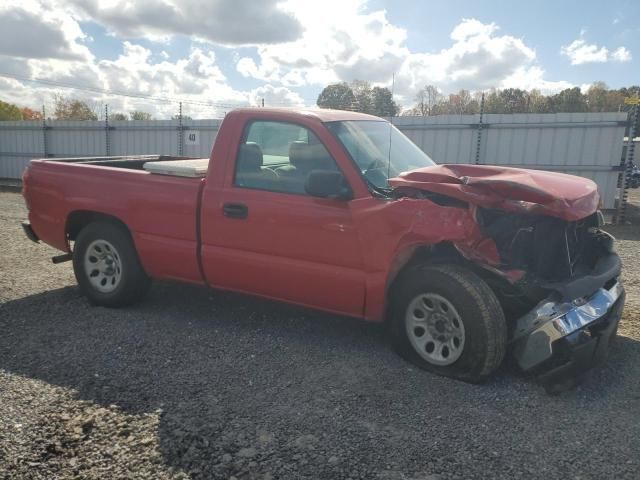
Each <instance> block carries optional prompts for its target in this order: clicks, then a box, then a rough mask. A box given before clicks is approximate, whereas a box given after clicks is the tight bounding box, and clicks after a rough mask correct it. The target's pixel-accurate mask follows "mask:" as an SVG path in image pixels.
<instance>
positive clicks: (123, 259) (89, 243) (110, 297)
mask: <svg viewBox="0 0 640 480" xmlns="http://www.w3.org/2000/svg"><path fill="white" fill-rule="evenodd" d="M73 271H74V273H75V276H76V280H77V281H78V285H79V286H80V289H81V290H82V292H83V293H84V294H85V295H86V296H87V297H88V298H89V300H90V301H91V302H92V303H94V304H96V305H101V306H105V307H120V306H125V305H130V304H132V303H134V302H136V301H137V300H139V299H140V298H141V297H143V296H144V294H145V293H146V292H147V290H148V289H149V286H150V284H151V280H150V278H149V277H148V276H147V274H146V273H145V271H144V270H143V268H142V265H141V264H140V260H139V259H138V254H137V252H136V250H135V247H134V245H133V242H132V240H131V236H130V235H129V232H127V231H126V230H125V229H124V228H123V227H121V226H119V225H116V224H113V223H109V222H95V223H91V224H89V225H87V226H86V227H85V228H83V229H82V231H81V232H80V233H79V235H78V237H77V238H76V242H75V245H74V249H73Z"/></svg>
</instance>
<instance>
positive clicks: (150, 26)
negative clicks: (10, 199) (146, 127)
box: [0, 0, 631, 116]
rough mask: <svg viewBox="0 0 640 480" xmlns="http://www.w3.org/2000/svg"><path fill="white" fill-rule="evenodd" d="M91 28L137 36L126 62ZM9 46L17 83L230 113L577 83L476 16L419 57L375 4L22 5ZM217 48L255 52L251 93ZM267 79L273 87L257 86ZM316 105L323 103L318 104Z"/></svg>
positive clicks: (247, 61) (82, 0)
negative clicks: (360, 92)
mask: <svg viewBox="0 0 640 480" xmlns="http://www.w3.org/2000/svg"><path fill="white" fill-rule="evenodd" d="M52 2H57V3H52ZM8 12H10V13H8ZM15 12H17V13H15ZM194 12H195V13H194ZM336 12H340V14H339V15H337V14H336ZM3 15H5V17H3ZM8 16H11V18H9V17H8ZM14 17H15V18H14ZM16 18H17V19H18V20H19V22H22V23H21V25H23V26H24V28H27V29H31V30H29V31H34V32H37V33H38V35H24V34H23V33H22V34H20V35H17V34H15V35H16V36H19V37H20V42H16V41H15V40H13V38H12V37H11V36H9V38H5V37H7V35H8V34H7V33H5V32H10V31H11V30H10V29H11V28H12V26H11V24H10V22H11V21H15V20H16ZM89 20H91V21H95V22H98V23H101V24H103V25H105V26H106V28H107V29H108V30H109V32H111V34H112V35H114V36H115V38H118V39H122V40H125V39H127V38H129V40H127V41H123V42H122V48H123V52H122V54H121V55H119V56H118V57H117V58H116V59H115V60H108V59H98V58H95V57H94V56H93V55H92V53H91V52H90V51H89V50H88V49H87V47H86V44H87V40H88V37H87V36H86V35H85V34H84V33H83V32H82V30H81V27H80V25H81V22H82V21H89ZM302 26H304V28H302ZM180 34H184V35H192V36H193V41H192V43H191V45H192V48H191V50H190V51H189V52H188V53H187V54H184V55H182V56H179V55H177V54H175V53H174V51H172V53H171V56H169V54H168V53H166V51H164V50H162V48H166V47H163V46H162V45H158V47H160V48H159V49H158V50H159V51H160V53H159V54H158V55H153V54H152V52H151V50H150V49H148V48H145V47H143V46H141V45H139V44H138V43H136V41H135V40H132V38H133V37H138V36H144V37H145V38H146V39H147V40H151V41H161V40H162V41H166V40H168V39H169V38H170V37H171V36H174V35H180ZM3 35H4V36H3ZM11 35H14V34H11ZM43 38H44V39H45V40H46V42H44V43H46V45H43V41H42V39H43ZM2 39H4V41H0V63H1V64H2V69H3V70H4V71H6V72H8V73H12V74H14V75H18V76H22V77H31V78H46V79H49V80H53V81H56V82H63V83H68V84H74V85H78V86H84V87H89V88H93V89H98V90H110V91H114V92H126V93H129V94H133V95H148V96H153V97H170V98H175V99H177V98H180V99H187V100H192V101H195V102H214V103H217V104H221V105H224V107H221V109H222V108H224V109H225V110H228V106H229V105H239V104H244V105H246V104H256V103H257V102H259V101H260V99H261V98H265V102H266V104H267V105H301V104H303V103H304V101H303V99H302V98H301V96H300V94H299V91H300V90H299V89H300V88H305V89H306V91H307V92H309V90H310V89H309V86H311V87H312V88H317V90H318V91H319V90H320V88H321V87H322V86H324V85H327V84H329V83H332V82H337V81H352V80H355V79H364V80H368V81H370V82H372V83H373V84H374V85H384V86H389V87H390V86H391V78H392V76H393V75H394V73H395V94H396V100H398V101H400V103H402V104H403V105H405V106H408V105H410V104H411V103H412V102H413V98H414V95H415V93H416V92H417V90H419V89H420V88H422V87H424V86H425V85H426V84H433V85H436V86H437V87H438V88H439V89H441V90H442V91H443V92H444V93H450V92H453V91H457V90H459V89H461V88H465V89H469V90H483V89H488V88H493V87H498V88H500V87H502V88H507V87H518V88H526V89H531V88H537V89H539V90H542V91H544V92H548V93H552V92H555V91H558V90H560V89H563V88H567V87H569V86H571V84H570V83H569V82H565V81H561V80H560V81H551V80H549V79H548V78H547V74H546V72H545V71H544V70H543V68H542V67H541V66H540V65H539V64H538V63H537V61H536V52H535V51H534V50H533V49H532V48H531V47H530V46H528V45H527V44H526V43H525V42H524V40H523V39H521V38H518V37H516V36H513V35H509V34H507V33H504V32H502V31H501V30H500V29H499V27H498V26H497V25H496V24H494V23H483V22H480V21H479V20H477V19H463V20H461V21H460V22H459V24H458V25H456V26H455V27H454V28H453V29H452V31H451V34H450V43H449V45H448V46H447V47H445V48H443V49H441V50H439V51H429V50H428V49H424V50H415V49H414V50H410V49H409V47H408V45H407V31H406V30H405V29H403V28H400V27H398V26H396V25H394V24H392V23H391V22H390V21H389V19H388V16H387V13H386V11H384V10H375V11H373V10H371V9H369V8H368V2H367V0H323V1H322V2H308V1H307V0H283V1H278V0H267V1H264V2H255V1H250V0H234V1H230V0H208V1H205V0H185V1H183V2H179V1H178V0H157V1H155V2H154V1H151V0H141V1H138V2H130V1H128V0H127V1H125V0H51V1H45V0H24V1H23V2H21V3H20V7H15V6H12V7H9V6H4V7H0V40H2ZM96 42H97V41H96ZM94 43H95V42H94ZM211 43H217V44H221V43H222V44H225V45H230V44H255V45H253V46H249V47H247V48H241V49H237V50H232V51H231V57H232V59H233V63H232V65H233V67H231V68H235V69H236V70H237V72H239V73H240V74H241V75H242V76H244V77H246V78H247V79H249V81H250V82H251V83H250V84H249V85H250V86H248V87H246V88H245V89H244V90H243V91H241V90H238V89H236V88H233V87H232V86H230V85H229V80H228V77H227V76H226V75H225V74H224V73H223V70H222V69H221V67H220V65H219V63H218V59H217V58H216V56H215V54H214V52H213V51H211V50H210V44H211ZM574 43H575V42H574ZM580 46H581V45H578V47H580ZM92 48H93V46H92ZM567 48H568V47H567ZM599 48H600V47H596V50H598V49H599ZM166 49H167V50H168V48H166ZM247 52H249V53H247ZM607 55H609V57H610V58H611V60H615V61H620V62H623V61H629V59H630V58H631V53H630V52H629V51H628V50H627V49H625V48H624V47H620V48H618V49H616V50H615V51H613V52H610V53H609V52H608V51H607ZM227 73H229V72H227ZM260 82H261V83H263V85H262V86H257V87H256V85H257V84H258V83H260ZM55 91H56V89H55V88H53V87H49V86H42V85H40V86H34V85H32V84H26V83H21V82H16V81H15V80H7V79H4V80H2V81H1V82H0V95H2V96H4V97H5V98H7V99H9V100H12V99H13V100H15V101H16V102H18V103H20V104H21V105H25V106H31V107H32V108H33V107H38V106H39V104H40V103H41V102H42V101H43V100H46V99H47V98H50V97H51V95H52V93H53V92H55ZM28 92H31V95H30V94H29V93H28ZM63 92H67V91H63ZM67 93H70V94H73V95H74V96H83V95H84V96H85V97H86V98H87V99H90V100H91V101H95V102H108V103H109V104H110V105H112V106H113V108H112V110H125V111H126V110H130V109H133V108H136V109H142V110H147V111H150V110H153V112H152V113H154V114H156V115H158V116H165V115H166V114H168V112H172V113H175V110H176V105H175V103H174V104H162V103H160V102H156V101H153V100H145V99H133V98H127V97H122V96H116V95H107V94H101V93H84V94H82V93H79V92H78V91H72V92H67ZM307 102H308V103H310V104H313V103H314V102H315V95H314V96H313V98H307ZM188 108H190V109H191V113H192V114H193V115H192V116H195V115H203V116H212V115H214V114H215V110H214V109H212V108H210V107H206V106H202V107H199V106H189V107H188ZM221 109H219V110H218V112H220V111H221Z"/></svg>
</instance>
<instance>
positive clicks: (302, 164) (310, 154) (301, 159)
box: [289, 142, 333, 170]
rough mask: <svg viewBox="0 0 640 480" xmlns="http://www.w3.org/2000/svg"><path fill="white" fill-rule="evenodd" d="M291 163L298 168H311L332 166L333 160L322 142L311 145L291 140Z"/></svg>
mask: <svg viewBox="0 0 640 480" xmlns="http://www.w3.org/2000/svg"><path fill="white" fill-rule="evenodd" d="M289 163H290V164H291V165H293V166H294V167H296V168H300V169H304V170H311V169H322V168H331V165H332V164H333V160H332V159H331V158H330V157H329V154H328V153H327V150H326V149H325V148H324V145H322V144H321V143H318V144H315V145H309V144H308V143H304V142H291V144H290V145H289Z"/></svg>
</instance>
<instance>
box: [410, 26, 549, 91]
mask: <svg viewBox="0 0 640 480" xmlns="http://www.w3.org/2000/svg"><path fill="white" fill-rule="evenodd" d="M497 31H498V27H497V26H496V25H495V24H483V23H482V22H480V21H478V20H475V19H465V20H463V21H462V22H461V23H460V24H458V25H457V26H456V27H455V28H454V29H453V31H452V32H451V35H450V37H451V40H453V44H452V45H451V46H450V47H449V48H445V49H443V50H441V51H440V52H437V53H414V54H411V55H409V56H408V57H407V58H406V60H405V61H404V63H403V65H402V69H401V70H400V78H399V82H400V85H399V86H400V92H401V93H405V94H406V95H410V94H411V93H412V92H415V91H417V90H418V89H420V88H421V87H423V86H424V85H425V84H434V85H436V86H438V87H440V88H442V89H443V90H445V91H455V90H458V89H461V88H464V89H468V90H483V89H487V88H492V87H500V86H502V84H503V83H504V82H506V81H507V82H508V83H509V84H510V85H512V86H518V87H520V88H524V86H525V84H530V83H531V79H532V78H536V76H535V75H534V76H532V75H528V76H526V77H527V78H526V79H525V75H524V73H523V72H526V71H529V70H530V69H531V68H533V67H534V66H535V65H534V64H533V62H534V60H535V58H536V54H535V52H534V51H533V50H532V49H531V48H530V47H527V46H526V45H525V44H524V42H523V41H522V40H521V39H519V38H516V37H513V36H510V35H498V34H497ZM530 72H532V73H535V74H536V75H537V79H538V80H542V78H541V73H542V71H541V70H531V71H530ZM521 79H522V82H520V81H519V80H521Z"/></svg>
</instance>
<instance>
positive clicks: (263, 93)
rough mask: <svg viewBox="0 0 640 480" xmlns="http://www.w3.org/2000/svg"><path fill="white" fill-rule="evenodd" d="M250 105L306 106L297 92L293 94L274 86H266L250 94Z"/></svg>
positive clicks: (286, 89)
mask: <svg viewBox="0 0 640 480" xmlns="http://www.w3.org/2000/svg"><path fill="white" fill-rule="evenodd" d="M249 97H250V103H251V105H254V106H259V105H261V104H262V100H263V99H264V104H265V106H267V107H299V106H303V105H304V100H303V99H302V97H301V96H300V95H299V94H297V93H296V92H292V91H291V90H289V89H288V88H286V87H274V86H273V85H269V84H267V85H264V86H262V87H258V88H255V89H253V90H252V91H251V94H250V96H249Z"/></svg>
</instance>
